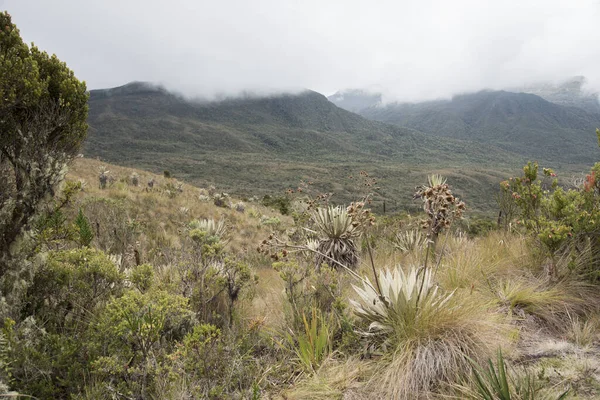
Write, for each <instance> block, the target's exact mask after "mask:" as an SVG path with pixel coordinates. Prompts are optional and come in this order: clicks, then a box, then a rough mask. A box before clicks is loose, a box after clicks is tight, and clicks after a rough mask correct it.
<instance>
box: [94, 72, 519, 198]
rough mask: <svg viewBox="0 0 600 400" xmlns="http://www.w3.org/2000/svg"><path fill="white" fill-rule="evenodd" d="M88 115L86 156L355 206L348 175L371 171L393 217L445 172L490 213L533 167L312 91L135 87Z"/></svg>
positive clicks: (97, 102) (105, 96) (104, 97)
mask: <svg viewBox="0 0 600 400" xmlns="http://www.w3.org/2000/svg"><path fill="white" fill-rule="evenodd" d="M89 106H90V111H89V119H88V122H89V125H90V129H89V134H88V139H87V141H86V144H85V155H86V156H91V157H101V158H102V159H105V160H107V161H110V162H114V163H120V164H124V165H127V166H134V167H140V168H145V169H150V170H154V171H161V170H169V171H171V172H172V173H173V174H174V175H175V176H178V177H180V178H185V179H187V180H189V181H191V182H193V183H197V184H202V185H206V184H216V185H217V186H218V187H220V188H222V189H223V190H227V191H232V192H234V193H240V194H244V193H246V194H265V193H271V194H272V193H274V192H280V191H282V190H283V189H285V188H287V187H294V186H295V185H297V184H298V182H299V180H300V179H306V180H313V181H315V182H320V183H318V185H320V187H319V189H320V190H327V191H334V192H336V193H338V199H339V200H338V201H348V200H349V199H351V198H352V197H354V196H356V187H355V183H353V180H349V178H348V176H349V175H354V176H356V174H357V173H358V172H359V171H360V170H367V171H369V172H370V173H372V174H374V175H375V176H377V177H378V178H380V184H381V187H382V193H381V194H380V199H381V201H383V200H384V199H385V200H386V201H387V202H388V203H387V204H388V208H387V209H388V210H390V209H393V206H392V204H393V205H394V206H397V207H400V206H408V205H409V204H410V203H411V200H410V199H411V193H412V191H413V189H414V187H415V186H416V185H417V184H419V183H422V182H423V181H424V180H425V177H426V175H427V173H430V172H433V171H438V172H442V173H444V174H446V175H449V176H450V177H452V176H454V177H456V179H455V182H456V186H457V193H459V194H463V195H467V190H468V189H469V188H471V189H469V190H470V193H472V198H471V199H469V198H467V200H470V202H471V205H472V207H473V208H474V209H478V210H489V209H491V208H493V198H492V196H491V193H493V191H495V190H497V182H498V181H499V180H500V179H501V178H502V177H504V176H506V174H507V173H508V172H507V171H509V170H511V169H512V168H516V167H517V166H518V165H519V164H521V163H522V162H524V161H526V158H524V157H520V156H516V155H514V154H512V153H510V152H507V151H504V150H502V149H501V148H499V147H496V146H493V145H487V144H483V143H478V142H474V141H469V140H461V139H453V138H443V139H442V138H440V137H437V136H433V135H430V134H424V133H422V132H418V131H416V130H414V129H412V128H405V127H397V126H394V125H390V124H384V123H381V122H377V121H371V120H368V119H366V118H363V117H361V116H359V115H357V114H354V113H351V112H349V111H346V110H343V109H341V108H339V107H337V106H335V105H334V104H333V103H332V102H330V101H328V100H327V98H326V97H325V96H323V95H321V94H319V93H316V92H312V91H304V92H302V93H297V94H283V95H277V96H270V97H253V96H245V97H240V98H230V99H225V100H221V101H212V102H207V101H191V100H188V99H185V98H183V97H181V96H178V95H177V94H174V93H171V92H169V91H167V90H165V89H164V88H162V87H159V86H154V85H150V84H146V83H139V82H136V83H131V84H128V85H125V86H123V87H119V88H113V89H105V90H93V91H91V93H90V101H89ZM467 197H468V195H467Z"/></svg>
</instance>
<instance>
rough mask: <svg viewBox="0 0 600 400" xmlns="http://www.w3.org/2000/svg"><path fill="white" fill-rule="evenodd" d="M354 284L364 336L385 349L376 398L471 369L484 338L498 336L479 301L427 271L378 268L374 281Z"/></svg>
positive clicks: (409, 392) (408, 395) (398, 395)
mask: <svg viewBox="0 0 600 400" xmlns="http://www.w3.org/2000/svg"><path fill="white" fill-rule="evenodd" d="M419 271H420V272H419ZM422 282H423V286H422V289H421V283H422ZM354 289H355V291H356V293H357V294H358V297H359V298H358V300H357V301H351V304H352V306H353V307H354V312H355V313H356V315H357V316H358V317H359V318H360V319H362V320H363V321H365V322H366V323H368V324H369V329H368V331H367V332H364V333H363V334H364V338H365V340H366V341H367V342H370V344H371V345H373V346H375V347H378V348H379V349H381V351H382V355H383V359H382V360H381V362H378V363H377V367H376V371H375V373H374V375H373V378H372V380H371V382H370V383H369V385H371V389H372V390H373V396H374V398H394V399H413V398H415V397H414V396H415V393H419V394H423V395H425V396H427V395H428V394H429V393H430V392H432V391H433V390H434V389H435V387H436V385H438V384H439V383H441V382H453V381H454V380H455V379H456V377H457V374H460V373H465V374H466V373H469V372H470V370H471V364H470V363H469V358H471V359H477V360H481V359H483V358H484V357H487V356H488V354H489V348H488V345H487V343H498V342H497V341H501V340H502V337H501V336H500V335H499V334H498V332H499V329H498V326H499V325H496V322H497V321H496V320H495V319H494V318H495V317H494V316H493V315H491V314H490V313H488V312H487V308H486V306H485V304H483V302H481V301H478V300H477V299H475V298H472V297H470V296H469V297H462V296H467V295H466V294H465V292H460V295H461V296H459V295H458V294H459V293H458V292H457V293H455V292H450V293H448V292H444V291H443V290H442V289H441V288H439V287H438V286H437V285H436V284H435V282H434V280H433V276H432V272H430V271H424V270H419V269H417V268H415V267H412V268H411V269H410V270H409V271H408V272H404V271H403V270H402V269H401V268H400V267H396V268H395V269H393V270H392V271H389V270H384V271H380V272H379V273H378V275H377V281H376V282H375V284H373V283H371V281H370V280H369V279H367V278H363V284H362V287H357V286H355V287H354ZM419 292H420V294H419Z"/></svg>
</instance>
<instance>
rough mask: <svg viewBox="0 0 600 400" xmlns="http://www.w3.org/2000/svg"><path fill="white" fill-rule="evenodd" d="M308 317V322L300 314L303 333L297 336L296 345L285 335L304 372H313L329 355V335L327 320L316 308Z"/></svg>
mask: <svg viewBox="0 0 600 400" xmlns="http://www.w3.org/2000/svg"><path fill="white" fill-rule="evenodd" d="M309 316H310V320H309V319H307V318H306V314H304V313H302V322H303V323H304V332H303V333H300V334H298V335H297V341H298V344H297V345H296V343H295V341H294V338H293V336H292V335H291V334H288V335H287V340H288V342H289V343H290V344H291V345H292V346H293V347H294V352H295V353H296V356H297V357H298V359H299V361H300V363H301V364H302V366H303V367H304V368H305V370H307V371H311V372H314V371H315V370H316V369H318V367H319V366H320V365H321V363H322V362H323V360H325V358H326V357H327V355H328V354H329V353H331V333H330V329H329V324H328V322H327V320H326V319H325V318H324V317H323V315H322V314H321V313H320V312H319V310H318V309H317V308H316V307H313V308H312V311H311V313H310V315H309Z"/></svg>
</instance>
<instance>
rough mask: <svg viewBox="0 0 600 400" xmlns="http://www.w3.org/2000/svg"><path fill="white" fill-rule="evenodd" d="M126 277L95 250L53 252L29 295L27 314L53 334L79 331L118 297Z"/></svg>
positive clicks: (35, 279) (36, 277) (38, 274)
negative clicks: (99, 309)
mask: <svg viewBox="0 0 600 400" xmlns="http://www.w3.org/2000/svg"><path fill="white" fill-rule="evenodd" d="M123 278H124V277H123V275H122V274H121V273H120V272H119V271H118V269H117V267H116V266H115V264H114V263H113V262H112V261H110V260H109V259H108V258H107V257H106V255H105V254H104V253H103V252H101V251H99V250H96V249H91V248H85V247H84V248H81V249H75V250H63V251H53V252H50V253H49V254H48V259H47V262H46V263H45V265H43V266H42V267H41V268H40V270H39V271H38V272H37V273H36V274H35V276H34V279H33V283H32V285H31V287H30V288H29V290H28V292H27V299H28V301H27V310H26V312H27V314H28V315H34V316H35V317H36V318H37V319H38V320H40V321H44V327H45V329H46V330H49V331H51V332H62V331H64V330H73V329H76V328H80V325H81V324H85V323H86V321H87V320H88V318H89V313H90V312H93V311H94V309H95V308H96V307H97V306H98V305H100V304H102V303H103V302H105V301H106V300H108V299H109V298H110V297H111V296H113V295H117V294H118V293H119V291H120V290H121V289H122V286H123Z"/></svg>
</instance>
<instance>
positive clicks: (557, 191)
mask: <svg viewBox="0 0 600 400" xmlns="http://www.w3.org/2000/svg"><path fill="white" fill-rule="evenodd" d="M598 172H600V163H598V164H596V165H594V167H593V168H592V169H591V171H590V173H589V174H588V175H587V176H586V179H585V181H584V183H583V185H582V186H580V187H576V188H571V189H568V190H565V189H563V188H562V187H560V186H559V185H558V180H557V178H556V174H555V173H554V171H552V170H551V169H549V168H544V169H543V178H541V177H540V176H539V174H538V164H537V163H531V162H530V163H528V164H527V165H526V166H525V167H524V168H523V176H521V177H516V178H510V179H509V180H507V181H503V182H502V183H501V185H500V186H501V190H502V191H503V192H505V193H511V197H512V199H513V202H514V204H515V205H516V208H517V211H516V212H515V218H516V221H515V222H516V225H518V226H522V227H523V229H524V230H525V231H527V232H530V233H532V234H533V235H534V236H535V237H536V238H537V240H538V242H539V244H540V245H541V247H542V248H543V249H544V250H545V251H546V254H547V256H548V257H549V258H550V263H549V264H548V269H547V273H548V274H549V275H550V277H551V278H552V279H556V278H557V274H558V271H556V258H557V257H559V256H561V255H562V254H564V253H568V252H570V251H575V253H577V251H578V250H577V248H580V247H582V245H585V244H586V243H587V244H590V245H591V246H592V247H593V248H594V249H596V250H595V251H597V250H599V249H600V235H599V234H598V232H600V230H599V226H600V225H599V224H600V185H599V183H598V181H597V180H596V174H597V173H598ZM597 264H598V262H597V261H596V260H593V261H592V262H591V263H590V265H589V266H588V267H587V269H586V270H583V271H577V272H578V273H581V274H586V275H587V276H588V277H589V278H590V279H592V280H594V279H596V278H597V276H598V265H597Z"/></svg>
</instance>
